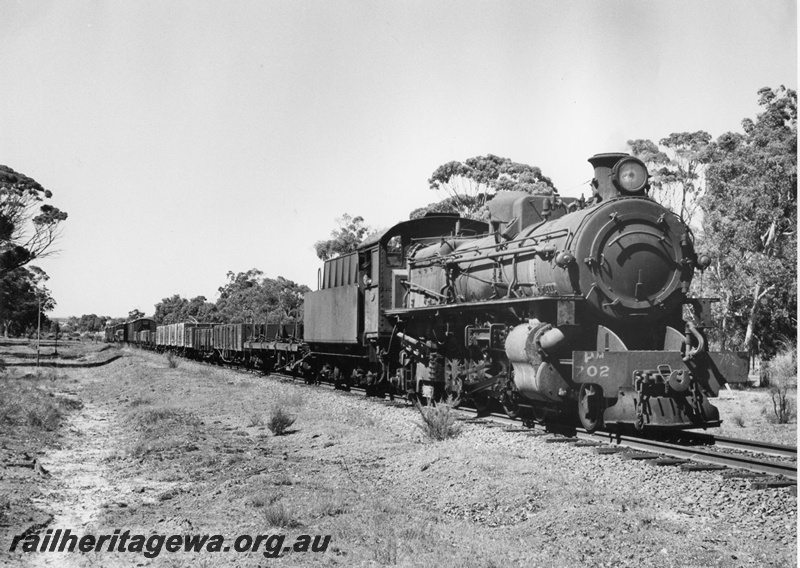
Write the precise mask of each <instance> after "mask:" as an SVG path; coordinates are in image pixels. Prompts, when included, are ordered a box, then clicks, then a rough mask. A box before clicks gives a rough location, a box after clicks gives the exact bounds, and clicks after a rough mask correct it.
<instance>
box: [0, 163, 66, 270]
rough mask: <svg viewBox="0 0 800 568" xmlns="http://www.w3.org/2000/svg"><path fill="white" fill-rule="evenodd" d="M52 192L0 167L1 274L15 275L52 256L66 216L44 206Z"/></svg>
mask: <svg viewBox="0 0 800 568" xmlns="http://www.w3.org/2000/svg"><path fill="white" fill-rule="evenodd" d="M52 195H53V194H52V192H51V191H50V190H48V189H45V188H44V187H42V186H41V185H40V184H39V183H38V182H37V181H36V180H34V179H32V178H29V177H28V176H26V175H24V174H21V173H18V172H15V171H14V170H12V169H11V168H9V167H8V166H2V165H0V270H3V271H12V270H14V269H16V268H19V267H22V266H25V265H26V264H28V263H29V262H31V261H33V260H34V259H36V258H41V257H43V256H46V255H47V254H48V253H49V252H52V250H51V246H52V245H53V243H54V242H55V241H56V239H57V237H58V235H59V226H60V224H61V222H63V221H64V220H66V218H67V214H66V212H64V211H61V210H60V209H58V208H57V207H54V206H52V205H50V204H49V203H45V202H44V201H45V200H46V199H50V198H51V197H52Z"/></svg>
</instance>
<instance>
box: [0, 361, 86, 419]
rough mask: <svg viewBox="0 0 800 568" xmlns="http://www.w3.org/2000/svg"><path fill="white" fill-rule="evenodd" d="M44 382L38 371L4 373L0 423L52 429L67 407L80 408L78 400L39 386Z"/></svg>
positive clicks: (1, 385)
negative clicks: (21, 374) (17, 375)
mask: <svg viewBox="0 0 800 568" xmlns="http://www.w3.org/2000/svg"><path fill="white" fill-rule="evenodd" d="M43 382H44V380H43V379H42V378H41V377H39V376H37V375H27V376H26V377H23V378H22V379H14V378H9V377H4V378H3V380H2V381H0V393H2V394H0V427H2V426H3V425H6V424H7V425H10V426H28V427H30V428H33V429H35V430H44V431H48V432H52V431H54V430H56V429H57V428H58V426H59V425H60V424H61V420H62V419H63V417H64V414H65V413H66V412H67V411H69V410H74V409H79V408H81V406H82V405H81V402H80V401H79V400H75V399H69V398H65V397H60V396H53V394H52V393H50V392H48V391H47V390H46V389H43V388H41V386H40V385H41V384H42V383H43Z"/></svg>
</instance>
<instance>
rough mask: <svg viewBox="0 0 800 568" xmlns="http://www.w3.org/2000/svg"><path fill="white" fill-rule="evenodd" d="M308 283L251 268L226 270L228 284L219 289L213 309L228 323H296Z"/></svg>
mask: <svg viewBox="0 0 800 568" xmlns="http://www.w3.org/2000/svg"><path fill="white" fill-rule="evenodd" d="M310 291H311V289H310V288H309V287H308V286H305V285H302V284H296V283H295V282H292V281H291V280H288V279H286V278H284V277H282V276H278V278H277V279H276V280H273V279H272V278H266V277H264V273H263V272H261V271H260V270H258V269H255V268H252V269H250V270H248V271H247V272H239V273H238V274H234V273H233V272H228V283H227V284H226V285H225V286H223V287H221V288H220V289H219V293H220V297H219V300H218V301H217V311H218V312H219V314H220V315H221V317H222V318H224V320H225V321H229V322H234V323H235V322H248V321H252V322H256V323H259V322H266V323H281V322H297V321H302V319H303V309H302V308H303V296H304V294H305V293H306V292H310Z"/></svg>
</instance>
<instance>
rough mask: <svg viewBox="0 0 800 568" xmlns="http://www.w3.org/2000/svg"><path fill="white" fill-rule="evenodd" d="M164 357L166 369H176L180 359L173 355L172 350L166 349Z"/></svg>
mask: <svg viewBox="0 0 800 568" xmlns="http://www.w3.org/2000/svg"><path fill="white" fill-rule="evenodd" d="M164 359H166V360H167V368H168V369H177V368H178V366H179V365H180V363H181V362H180V360H179V359H178V356H177V355H175V354H174V353H173V352H172V351H167V354H166V355H165V356H164Z"/></svg>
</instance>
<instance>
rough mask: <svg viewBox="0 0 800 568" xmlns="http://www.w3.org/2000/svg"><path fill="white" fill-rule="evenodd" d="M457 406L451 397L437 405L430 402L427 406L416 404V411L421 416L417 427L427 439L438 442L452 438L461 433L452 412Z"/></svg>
mask: <svg viewBox="0 0 800 568" xmlns="http://www.w3.org/2000/svg"><path fill="white" fill-rule="evenodd" d="M457 404H458V403H457V401H456V400H454V399H453V397H452V396H451V397H448V399H447V400H446V401H440V402H438V403H436V402H433V401H431V404H430V405H429V406H422V405H421V404H419V403H417V410H419V413H420V415H421V416H422V423H420V424H417V426H419V428H420V430H422V433H423V434H424V435H425V437H426V438H427V439H429V440H432V441H434V442H438V441H441V440H447V439H448V438H454V437H455V436H457V435H458V434H459V432H461V426H460V425H459V424H458V423H457V422H456V416H455V413H454V412H453V409H454V408H455V407H456V406H457Z"/></svg>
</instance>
